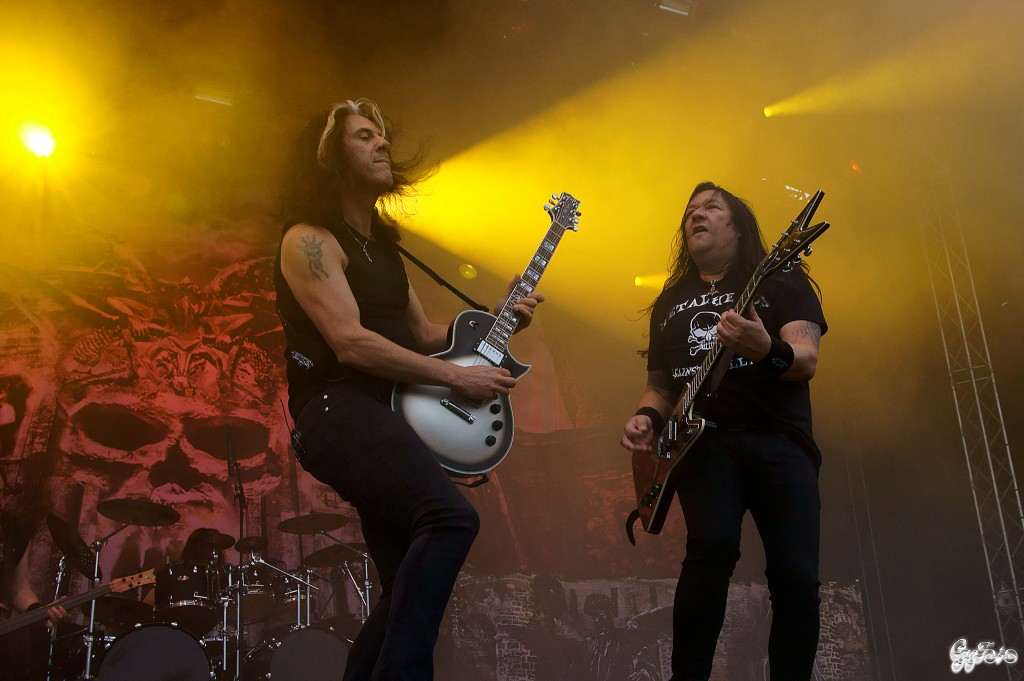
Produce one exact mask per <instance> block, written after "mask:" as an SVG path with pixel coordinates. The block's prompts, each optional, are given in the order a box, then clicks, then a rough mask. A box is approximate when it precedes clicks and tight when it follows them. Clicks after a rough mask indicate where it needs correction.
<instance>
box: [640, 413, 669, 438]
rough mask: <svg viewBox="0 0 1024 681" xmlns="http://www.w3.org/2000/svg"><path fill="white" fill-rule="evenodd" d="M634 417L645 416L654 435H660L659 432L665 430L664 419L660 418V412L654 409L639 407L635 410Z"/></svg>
mask: <svg viewBox="0 0 1024 681" xmlns="http://www.w3.org/2000/svg"><path fill="white" fill-rule="evenodd" d="M634 416H646V417H647V418H649V419H650V420H651V427H652V428H653V429H654V434H655V435H661V431H663V430H665V419H664V418H662V416H661V412H659V411H658V410H657V409H655V408H654V407H640V408H639V409H637V410H636V414H634Z"/></svg>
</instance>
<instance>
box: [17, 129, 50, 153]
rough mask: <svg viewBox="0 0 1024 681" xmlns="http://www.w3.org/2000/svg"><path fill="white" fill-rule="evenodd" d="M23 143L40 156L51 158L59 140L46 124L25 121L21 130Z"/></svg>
mask: <svg viewBox="0 0 1024 681" xmlns="http://www.w3.org/2000/svg"><path fill="white" fill-rule="evenodd" d="M20 137H21V143H22V144H24V145H25V148H26V149H28V150H29V151H31V152H32V153H33V154H34V155H35V156H36V157H38V158H49V157H50V156H53V151H54V149H56V148H57V140H55V139H53V133H51V132H50V129H49V128H47V127H46V126H45V125H40V124H39V123H25V124H23V125H22V126H21V131H20Z"/></svg>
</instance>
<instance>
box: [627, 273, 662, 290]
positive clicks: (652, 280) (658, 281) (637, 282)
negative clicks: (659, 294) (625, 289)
mask: <svg viewBox="0 0 1024 681" xmlns="http://www.w3.org/2000/svg"><path fill="white" fill-rule="evenodd" d="M667 279H668V272H658V273H657V274H641V275H639V276H637V277H634V278H633V285H634V286H636V287H637V288H655V289H661V287H662V286H664V285H665V281H666V280H667Z"/></svg>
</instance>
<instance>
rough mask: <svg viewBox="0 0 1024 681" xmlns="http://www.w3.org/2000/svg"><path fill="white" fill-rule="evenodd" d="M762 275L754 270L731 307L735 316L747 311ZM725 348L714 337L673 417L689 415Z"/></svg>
mask: <svg viewBox="0 0 1024 681" xmlns="http://www.w3.org/2000/svg"><path fill="white" fill-rule="evenodd" d="M764 278H765V277H764V275H763V274H761V271H760V268H755V269H754V275H753V276H752V277H751V278H750V281H748V282H747V285H746V287H745V288H744V289H743V292H742V293H740V295H739V298H737V299H736V304H735V305H734V306H733V308H732V309H733V312H736V313H737V314H743V311H744V310H746V309H747V306H748V305H749V304H750V301H752V300H753V299H754V294H755V293H756V292H757V289H758V287H759V286H760V285H761V282H763V281H764ZM724 349H725V346H724V345H722V343H721V341H719V340H718V336H717V335H716V336H715V341H714V343H713V344H712V345H711V349H710V350H708V354H707V355H705V356H704V361H702V362H701V363H700V366H699V367H697V372H696V373H695V374H694V376H693V378H692V379H691V380H690V383H689V384H688V385H687V386H686V389H685V390H684V391H683V395H682V397H680V398H679V403H678V404H677V405H676V408H675V411H674V412H673V415H675V416H677V417H678V418H680V419H683V418H685V417H686V416H688V415H689V413H690V409H692V408H693V403H694V401H695V400H696V399H697V395H698V394H700V390H701V388H702V387H704V383H705V382H706V381H707V379H708V376H710V375H711V370H712V369H714V367H715V363H716V362H718V359H719V358H720V357H721V356H722V351H723V350H724Z"/></svg>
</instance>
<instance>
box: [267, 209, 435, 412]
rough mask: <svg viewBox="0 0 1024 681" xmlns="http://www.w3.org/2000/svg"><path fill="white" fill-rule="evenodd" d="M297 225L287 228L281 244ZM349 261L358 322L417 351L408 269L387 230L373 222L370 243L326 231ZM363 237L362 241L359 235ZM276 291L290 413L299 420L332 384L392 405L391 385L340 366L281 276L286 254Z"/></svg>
mask: <svg viewBox="0 0 1024 681" xmlns="http://www.w3.org/2000/svg"><path fill="white" fill-rule="evenodd" d="M293 226H294V225H291V224H289V225H285V226H284V228H283V229H282V231H281V238H282V239H283V238H284V235H285V233H286V232H287V231H288V230H289V229H291V228H292V227H293ZM324 228H325V229H327V230H328V231H329V232H330V233H331V234H332V235H333V236H334V238H335V239H336V240H337V241H338V243H339V244H340V245H341V247H342V249H343V250H344V251H345V253H346V254H347V255H348V267H347V268H346V269H345V277H346V278H347V279H348V284H349V287H350V288H351V289H352V294H353V295H354V296H355V299H356V303H357V304H358V305H359V322H360V324H362V326H363V327H364V328H366V329H369V330H370V331H373V332H375V333H378V334H380V335H381V336H383V337H384V338H387V339H388V340H389V341H391V342H393V343H395V344H396V345H400V346H402V347H403V348H407V349H409V350H414V349H415V347H416V339H415V337H414V336H413V333H412V329H411V328H409V324H408V322H407V320H406V312H407V310H408V308H409V279H408V277H407V276H406V272H405V263H403V262H402V256H401V255H400V254H399V252H398V249H397V248H395V244H394V243H393V242H392V241H390V240H389V239H387V238H386V237H385V234H384V233H385V232H386V230H387V228H386V227H384V226H383V225H381V224H380V223H379V221H378V219H377V218H376V216H375V217H374V220H373V223H372V225H371V232H370V233H371V235H373V237H374V238H372V239H370V240H369V241H367V242H365V251H364V242H363V241H362V240H361V238H360V239H357V237H356V235H354V234H353V233H352V232H351V231H350V230H349V228H348V227H346V226H345V225H344V223H340V224H337V225H324ZM360 237H361V235H360ZM274 284H275V286H276V288H277V313H278V315H279V316H280V317H281V323H282V325H283V327H284V335H285V361H286V363H287V374H288V411H289V412H291V415H292V418H298V415H299V413H300V412H301V411H302V408H303V407H304V406H305V405H306V404H307V403H308V402H309V400H310V399H311V398H312V397H313V395H315V394H316V393H318V392H320V391H321V389H322V388H323V387H324V386H325V385H327V384H330V383H332V382H336V381H342V380H351V379H355V380H356V383H357V384H358V385H360V386H361V387H363V388H364V389H366V390H367V391H368V392H370V393H371V394H373V395H374V396H376V397H378V399H381V400H382V401H384V400H386V399H388V396H389V394H390V392H391V382H390V381H388V380H386V379H383V378H379V377H376V376H370V375H369V374H366V373H364V372H362V371H360V370H358V369H356V368H355V367H350V366H346V365H344V364H342V363H341V362H339V361H338V358H337V356H336V355H335V354H334V351H333V350H331V347H330V346H329V345H328V344H327V341H326V340H324V337H323V336H322V335H321V334H320V331H319V330H318V329H317V328H316V325H315V324H314V323H313V320H311V319H310V318H309V315H307V314H306V311H305V310H303V309H302V306H301V305H299V302H298V301H297V300H296V299H295V295H294V294H293V293H292V290H291V288H289V286H288V282H287V281H285V278H284V275H283V274H282V273H281V249H280V246H279V247H278V253H277V261H276V263H275V265H274Z"/></svg>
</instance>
